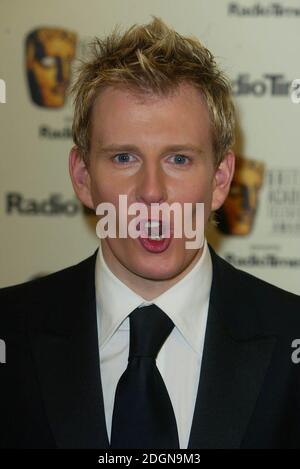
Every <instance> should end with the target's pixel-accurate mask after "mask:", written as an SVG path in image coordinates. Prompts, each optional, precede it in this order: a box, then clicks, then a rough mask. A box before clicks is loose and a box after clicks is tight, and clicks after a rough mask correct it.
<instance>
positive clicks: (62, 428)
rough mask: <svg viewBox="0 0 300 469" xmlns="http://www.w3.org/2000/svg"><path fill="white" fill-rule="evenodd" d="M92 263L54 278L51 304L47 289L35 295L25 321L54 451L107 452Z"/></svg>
mask: <svg viewBox="0 0 300 469" xmlns="http://www.w3.org/2000/svg"><path fill="white" fill-rule="evenodd" d="M95 258H96V253H95V254H94V255H93V256H92V257H90V258H89V259H87V260H86V261H83V262H82V263H81V264H79V265H78V266H75V267H72V268H70V269H67V270H66V271H63V272H66V273H62V274H60V275H61V278H59V277H56V278H55V281H53V291H52V293H53V295H52V298H49V290H50V288H49V284H48V287H47V290H46V292H45V295H48V297H47V296H45V297H44V298H42V295H41V299H40V300H38V301H37V303H36V308H34V309H33V312H32V314H31V315H30V321H31V323H30V327H29V330H30V331H31V342H32V348H33V355H34V360H35V363H36V366H37V371H38V379H39V381H40V384H41V390H42V397H43V400H44V404H45V409H46V413H47V415H48V419H49V423H50V426H51V429H52V432H53V436H54V438H55V440H56V444H57V447H58V448H108V437H107V432H106V424H105V414H104V405H103V395H102V386H101V376H100V368H99V351H98V337H97V322H96V321H97V320H96V304H95V290H94V282H95V279H94V267H95ZM53 278H54V277H53ZM42 305H43V306H42ZM45 305H47V307H46V308H45Z"/></svg>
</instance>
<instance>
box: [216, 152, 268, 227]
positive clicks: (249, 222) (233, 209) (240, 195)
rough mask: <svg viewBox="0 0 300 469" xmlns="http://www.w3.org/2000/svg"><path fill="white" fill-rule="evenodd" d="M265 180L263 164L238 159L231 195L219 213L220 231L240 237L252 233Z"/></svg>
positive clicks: (246, 159)
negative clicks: (259, 196)
mask: <svg viewBox="0 0 300 469" xmlns="http://www.w3.org/2000/svg"><path fill="white" fill-rule="evenodd" d="M263 179H264V164H263V163H261V162H258V161H254V160H250V159H248V158H242V157H237V160H236V169H235V174H234V177H233V180H232V184H231V188H230V192H229V195H228V197H227V199H226V200H225V203H224V205H223V207H222V208H221V209H220V210H219V212H218V220H219V224H218V228H219V229H220V231H222V232H223V233H225V234H231V235H239V236H243V235H247V234H249V233H250V232H251V229H252V227H253V224H254V220H255V214H256V209H257V205H258V194H259V190H260V188H261V186H262V183H263Z"/></svg>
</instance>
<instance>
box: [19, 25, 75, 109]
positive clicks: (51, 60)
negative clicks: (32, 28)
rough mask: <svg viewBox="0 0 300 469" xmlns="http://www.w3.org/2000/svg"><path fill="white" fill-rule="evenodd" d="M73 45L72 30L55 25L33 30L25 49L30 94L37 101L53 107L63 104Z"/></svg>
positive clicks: (72, 56) (73, 53)
mask: <svg viewBox="0 0 300 469" xmlns="http://www.w3.org/2000/svg"><path fill="white" fill-rule="evenodd" d="M75 47H76V35H75V34H74V33H71V32H69V31H66V30H63V29H56V28H41V29H38V30H37V31H36V35H35V39H34V40H31V41H30V43H29V45H28V47H27V51H26V56H27V57H26V60H27V72H28V79H29V84H30V89H31V95H32V99H33V101H34V102H36V104H39V105H40V106H45V107H54V108H56V107H61V106H63V105H64V102H65V95H66V89H67V87H68V85H69V82H70V67H71V62H72V60H73V59H74V56H75Z"/></svg>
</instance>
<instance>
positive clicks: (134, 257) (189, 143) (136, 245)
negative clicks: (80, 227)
mask: <svg viewBox="0 0 300 469" xmlns="http://www.w3.org/2000/svg"><path fill="white" fill-rule="evenodd" d="M90 142H91V147H90V155H89V161H90V164H89V167H88V172H87V187H88V191H89V193H90V195H91V204H92V205H93V207H94V208H96V207H97V206H98V204H100V203H101V202H111V203H112V204H113V205H114V206H115V207H116V209H117V208H118V197H119V194H125V195H127V203H128V206H129V205H130V204H131V203H134V202H141V203H144V204H145V205H146V206H147V208H148V214H149V216H150V206H151V203H163V202H166V203H167V204H172V203H173V202H179V203H180V204H181V205H182V206H183V204H184V203H185V202H189V203H193V215H192V216H193V227H195V226H196V225H195V203H196V202H204V204H205V222H206V221H207V219H208V217H209V214H210V211H211V209H212V208H213V209H216V208H218V207H219V205H220V204H221V203H222V202H223V199H224V198H225V197H226V193H227V192H228V190H227V189H226V187H227V185H228V184H230V181H229V180H231V177H232V172H233V168H232V165H233V166H234V160H233V158H234V155H233V154H229V155H227V156H226V158H225V160H224V162H223V163H222V165H221V167H220V168H219V169H218V170H217V171H215V169H214V164H213V151H212V139H211V130H210V122H209V114H208V110H207V108H206V104H205V102H204V100H203V99H202V97H201V95H200V93H199V91H197V89H196V88H194V87H193V86H191V85H188V84H182V85H180V87H179V88H178V90H177V92H176V94H173V95H170V96H167V97H158V96H152V97H150V96H146V95H143V96H140V97H138V96H137V95H135V94H133V93H132V92H130V91H128V90H125V89H121V88H112V87H109V88H106V89H105V90H104V91H103V92H101V94H100V95H99V96H98V98H97V99H96V101H95V103H94V107H93V112H92V126H91V140H90ZM112 146H113V147H114V148H112ZM73 157H74V154H73ZM71 161H72V153H71ZM74 161H77V163H78V160H76V159H75V158H74ZM78 165H79V163H78ZM71 167H72V163H71ZM72 172H73V174H74V172H75V171H74V169H73V170H71V173H72ZM75 178H76V176H75ZM72 179H73V184H74V176H73V178H72ZM225 186H226V187H225ZM74 187H76V183H75V184H74ZM228 189H229V186H228ZM80 190H81V189H80ZM226 191H227V192H226ZM78 193H79V191H78V188H77V194H78ZM79 197H80V198H81V200H82V201H83V202H84V203H86V204H88V202H86V200H87V199H86V197H85V196H82V195H81V196H80V195H79ZM117 213H118V209H117ZM131 218H135V216H128V218H127V219H128V221H129V220H130V219H131ZM171 222H172V220H171ZM187 240H188V238H186V237H185V236H184V232H183V237H182V238H173V239H172V240H171V243H170V245H169V247H168V248H167V249H166V250H165V251H164V252H161V253H159V254H158V253H152V252H149V251H147V250H146V249H145V248H144V247H143V246H142V245H141V243H140V241H139V240H138V239H133V238H130V237H128V238H124V239H122V238H120V239H118V238H116V239H113V238H105V239H103V240H102V241H101V243H102V250H103V254H104V258H105V259H106V261H107V262H108V264H109V266H110V268H111V269H112V270H113V272H114V273H115V274H117V276H119V278H120V277H121V278H123V279H125V278H126V279H127V280H128V282H130V280H132V279H133V278H134V279H135V280H136V281H137V282H138V281H139V279H141V278H142V279H148V280H152V281H153V280H155V281H157V280H166V279H173V278H177V277H178V276H179V275H180V274H181V273H182V272H184V271H186V269H187V268H189V267H191V266H192V263H193V261H195V259H197V257H199V256H200V255H201V251H202V249H201V250H199V249H198V250H194V249H186V248H185V242H186V241H187ZM128 282H127V283H128ZM131 283H134V281H133V282H131Z"/></svg>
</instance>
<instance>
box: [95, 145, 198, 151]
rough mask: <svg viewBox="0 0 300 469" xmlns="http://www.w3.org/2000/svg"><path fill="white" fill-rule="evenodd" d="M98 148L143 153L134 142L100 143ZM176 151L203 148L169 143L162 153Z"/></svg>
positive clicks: (100, 149)
mask: <svg viewBox="0 0 300 469" xmlns="http://www.w3.org/2000/svg"><path fill="white" fill-rule="evenodd" d="M98 150H99V151H100V152H102V153H112V152H118V151H123V152H124V151H128V152H130V151H132V152H136V153H141V150H140V148H139V147H138V146H136V145H132V144H124V145H116V144H111V145H107V146H105V147H102V146H101V144H99V145H98ZM175 151H192V152H194V153H203V150H202V148H201V147H200V146H197V145H191V144H176V145H168V146H166V147H164V148H163V149H162V151H161V153H167V152H175Z"/></svg>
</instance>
